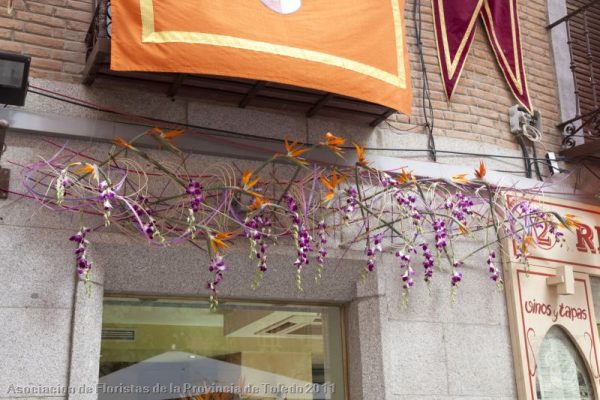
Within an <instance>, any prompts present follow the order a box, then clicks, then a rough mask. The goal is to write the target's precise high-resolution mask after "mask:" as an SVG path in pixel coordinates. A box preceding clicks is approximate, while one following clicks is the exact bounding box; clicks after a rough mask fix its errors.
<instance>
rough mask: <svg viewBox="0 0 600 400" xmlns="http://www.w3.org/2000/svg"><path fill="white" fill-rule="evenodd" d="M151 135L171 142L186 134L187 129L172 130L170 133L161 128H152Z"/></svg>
mask: <svg viewBox="0 0 600 400" xmlns="http://www.w3.org/2000/svg"><path fill="white" fill-rule="evenodd" d="M149 133H150V134H153V135H157V136H160V137H161V138H162V139H165V140H168V141H171V139H173V138H176V137H179V136H181V135H183V134H184V133H185V129H172V130H169V131H163V130H162V129H160V128H152V129H151V130H150V132H149Z"/></svg>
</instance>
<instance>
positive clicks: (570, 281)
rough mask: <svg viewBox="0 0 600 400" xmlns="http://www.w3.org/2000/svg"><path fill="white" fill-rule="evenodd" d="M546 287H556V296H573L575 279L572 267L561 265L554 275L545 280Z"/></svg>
mask: <svg viewBox="0 0 600 400" xmlns="http://www.w3.org/2000/svg"><path fill="white" fill-rule="evenodd" d="M546 285H548V286H556V292H557V293H558V294H563V295H570V294H575V277H574V275H573V267H571V266H570V265H562V266H560V267H558V268H557V269H556V275H555V276H552V277H550V278H546Z"/></svg>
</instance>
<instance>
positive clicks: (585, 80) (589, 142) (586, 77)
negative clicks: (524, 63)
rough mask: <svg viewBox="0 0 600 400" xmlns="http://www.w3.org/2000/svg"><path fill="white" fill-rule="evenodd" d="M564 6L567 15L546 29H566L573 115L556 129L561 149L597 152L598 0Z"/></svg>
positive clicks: (575, 0) (599, 92)
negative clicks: (572, 91)
mask: <svg viewBox="0 0 600 400" xmlns="http://www.w3.org/2000/svg"><path fill="white" fill-rule="evenodd" d="M567 7H568V11H567V15H566V16H564V17H563V18H561V19H559V20H557V21H555V22H553V23H551V24H550V25H548V27H547V28H548V29H555V28H557V27H560V26H564V28H565V31H566V39H567V43H566V44H567V45H568V48H569V55H570V65H569V68H570V70H571V73H572V76H573V87H574V95H575V96H574V97H575V102H576V104H575V117H573V118H571V119H569V120H568V121H564V122H562V123H561V124H559V125H558V128H559V129H560V130H561V131H562V132H563V142H562V143H563V147H564V148H565V151H564V152H565V153H568V154H571V155H575V154H576V155H577V156H582V155H586V154H587V153H589V154H593V153H596V152H599V151H600V146H599V144H600V0H567ZM582 145H583V146H585V150H584V148H582V147H581V146H582ZM576 147H580V148H579V149H577V150H575V151H574V148H576ZM572 149H573V150H572Z"/></svg>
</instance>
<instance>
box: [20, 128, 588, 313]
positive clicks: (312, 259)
mask: <svg viewBox="0 0 600 400" xmlns="http://www.w3.org/2000/svg"><path fill="white" fill-rule="evenodd" d="M183 133H184V132H183V131H182V130H171V131H164V130H161V129H158V128H154V129H151V130H149V131H147V132H144V133H143V134H141V135H139V136H137V137H136V138H134V139H132V140H130V141H129V142H128V141H125V140H124V139H121V138H116V139H115V140H114V141H113V143H114V145H113V146H112V148H111V149H110V151H109V154H108V155H107V157H106V159H105V160H103V161H98V162H87V161H84V160H81V159H80V160H77V159H74V157H77V156H75V154H77V153H76V152H72V154H70V155H65V152H63V151H61V152H59V153H58V154H56V155H55V156H54V157H52V158H51V159H49V160H42V161H38V162H36V163H33V164H30V165H28V166H26V167H25V168H24V171H23V183H24V186H25V188H26V189H27V190H28V192H29V193H30V195H31V196H33V197H34V198H35V199H36V200H37V201H39V202H40V203H42V204H43V205H44V206H46V207H47V208H49V209H51V210H55V211H64V210H67V211H70V212H75V213H87V214H96V215H98V216H101V217H102V220H103V223H102V224H99V226H98V227H96V228H90V227H81V229H80V230H79V232H77V233H75V234H74V235H73V236H72V237H71V238H70V240H72V241H73V242H74V243H75V244H76V249H75V256H76V263H77V273H78V274H79V276H80V277H81V278H82V279H84V280H86V281H89V280H90V277H91V274H92V271H93V267H92V262H91V261H90V259H89V257H88V254H87V249H88V245H89V240H90V239H89V238H90V236H92V235H93V232H94V231H98V230H100V229H102V228H104V227H108V226H111V227H117V228H118V229H119V230H120V231H122V232H124V233H126V234H128V235H130V236H134V237H137V238H141V239H142V240H144V241H145V242H146V243H148V244H149V245H151V246H158V247H171V246H177V245H180V244H186V243H192V244H193V245H194V246H196V247H198V248H199V249H202V250H204V251H206V252H207V253H208V255H209V260H210V262H209V265H208V271H209V272H210V274H211V279H210V280H209V281H208V282H207V284H206V285H207V287H208V289H210V291H211V293H212V295H211V298H210V302H211V307H212V308H214V307H216V306H217V305H218V288H219V284H220V283H221V282H222V280H223V279H224V278H225V276H226V273H227V272H228V267H227V262H226V258H227V257H226V254H227V249H228V248H229V247H230V245H231V244H232V243H233V242H234V241H245V242H247V245H248V248H249V252H250V256H251V258H252V259H254V260H255V262H256V274H255V276H254V279H253V281H252V282H251V283H249V284H251V285H252V286H253V287H254V288H258V287H259V286H260V284H261V282H262V279H263V277H264V276H265V274H267V273H268V270H269V266H268V252H269V248H270V247H271V246H274V245H277V244H279V243H281V242H289V241H291V243H292V244H293V246H294V247H295V249H296V252H297V257H296V260H295V262H294V263H293V265H292V266H290V267H291V269H292V270H293V271H294V273H295V276H296V285H297V288H298V290H302V278H303V277H304V276H305V275H306V269H307V268H308V267H311V266H313V265H314V266H315V268H314V271H313V274H314V279H315V280H317V281H319V280H320V279H321V277H322V274H323V273H325V270H326V264H327V261H326V259H327V249H328V244H329V243H330V239H331V233H332V232H333V231H334V230H340V229H345V230H346V231H347V232H353V235H352V239H351V240H347V241H346V242H344V243H342V244H341V246H347V247H354V248H356V247H358V248H363V249H364V253H365V268H364V271H363V274H362V278H363V279H364V278H365V277H367V276H368V274H369V273H370V272H372V271H373V270H375V269H376V268H377V267H378V266H377V265H378V260H379V259H380V258H381V254H383V253H390V254H393V255H395V257H396V259H397V264H398V266H399V268H400V273H401V277H402V282H403V291H404V296H403V302H404V304H405V305H406V304H407V301H408V297H409V293H410V291H411V290H412V289H413V287H414V286H415V284H416V283H415V281H416V277H417V275H418V274H417V271H418V270H419V268H417V266H416V265H417V262H416V260H419V262H420V264H421V268H420V270H421V274H422V279H423V281H424V282H425V284H427V285H431V282H432V280H433V279H435V278H436V277H437V276H446V277H445V278H443V279H448V283H449V284H450V285H451V286H452V288H453V293H454V289H456V288H457V287H458V286H459V285H460V283H461V281H462V280H463V271H462V266H463V265H464V264H465V263H467V262H469V261H470V259H471V257H473V256H474V255H475V254H478V253H481V252H483V253H484V254H486V255H487V264H486V265H485V270H486V271H487V273H488V274H489V278H490V280H491V282H492V283H495V285H496V286H499V287H501V285H502V277H501V272H500V269H499V268H498V266H497V263H498V258H499V257H498V256H497V254H496V252H495V250H494V248H495V245H498V244H501V243H500V242H501V241H502V240H503V239H507V238H508V239H511V240H513V241H514V242H515V243H516V247H517V248H518V252H517V257H520V258H522V260H523V261H524V262H526V260H527V255H528V253H529V251H530V249H531V248H532V247H533V246H536V237H537V236H536V230H537V229H540V228H544V229H547V230H548V232H550V234H551V235H552V237H553V240H555V241H559V242H562V241H564V238H563V236H564V233H563V230H564V229H568V230H570V229H571V228H573V227H576V226H577V224H578V221H577V219H576V217H575V216H573V215H569V214H568V215H566V216H561V215H558V214H556V213H554V212H545V211H544V210H542V209H540V208H536V207H534V206H533V203H532V202H529V201H527V200H526V199H525V197H524V198H523V199H522V200H519V201H517V202H513V203H512V204H508V203H507V202H506V201H505V196H504V191H503V190H501V189H498V188H494V187H492V186H491V185H490V184H488V182H486V168H485V165H484V164H483V162H482V163H481V164H480V166H479V168H478V169H477V170H475V172H474V174H473V176H472V178H469V174H467V173H465V174H460V175H456V176H454V177H453V178H452V179H451V180H447V181H446V180H432V179H426V178H418V177H415V176H414V175H413V173H412V172H410V171H406V170H404V169H402V170H401V171H395V172H385V171H380V170H378V169H376V168H375V167H373V166H372V165H371V163H369V161H368V160H367V159H366V157H365V151H364V148H362V147H360V146H358V145H356V144H355V145H354V146H355V151H356V156H357V162H356V164H355V166H354V167H331V166H322V165H317V164H314V163H311V162H309V161H308V159H307V158H305V157H306V156H307V155H308V154H309V153H310V152H311V151H313V150H314V149H316V148H321V149H323V148H324V149H328V150H329V151H331V152H332V153H333V154H336V155H337V156H339V157H342V155H343V154H342V146H343V145H344V144H345V140H344V139H343V138H341V137H338V136H335V135H333V134H331V133H327V134H326V135H325V136H324V138H323V140H322V141H321V142H319V143H318V144H315V145H312V146H305V145H303V144H300V143H297V142H289V141H287V140H286V141H285V150H284V151H283V152H282V153H280V154H274V155H273V156H272V157H270V158H268V159H267V160H266V161H264V162H263V163H262V164H260V165H259V166H258V167H257V168H255V169H254V170H244V171H241V170H236V168H235V167H234V166H233V165H232V164H227V165H211V166H209V167H207V168H205V169H204V170H202V171H196V173H195V174H193V173H191V172H190V171H189V166H188V161H187V157H186V155H185V154H184V153H183V152H182V151H180V150H179V149H178V148H177V147H176V146H175V144H174V142H173V141H174V140H175V139H176V138H177V137H179V136H181V135H182V134H183ZM146 137H151V138H153V139H155V140H156V141H157V143H158V145H159V146H160V148H162V149H163V150H166V151H167V152H168V154H170V155H169V157H165V156H164V153H165V152H162V153H163V154H162V155H161V157H160V160H159V159H158V158H155V157H154V156H152V155H151V153H152V152H149V151H146V150H144V148H143V147H142V146H140V145H139V144H138V142H139V141H140V140H141V139H143V138H146ZM167 158H168V161H165V159H167ZM275 164H277V166H278V167H277V168H267V167H268V166H273V165H275ZM148 166H149V167H148ZM280 166H281V167H283V168H280ZM282 175H284V176H282ZM513 191H514V190H513ZM563 228H564V229H563ZM489 231H492V232H494V234H493V235H488V234H487V232H489ZM477 232H485V233H486V234H485V236H486V239H485V241H484V243H483V244H482V246H481V247H480V248H479V249H477V250H476V251H474V252H472V253H470V254H468V255H466V256H464V257H462V258H459V257H458V256H457V253H455V250H454V247H455V246H454V241H455V240H457V239H458V238H464V237H467V238H468V237H474V235H475V233H477ZM490 236H491V237H490ZM392 239H393V240H392ZM493 286H494V285H492V287H493Z"/></svg>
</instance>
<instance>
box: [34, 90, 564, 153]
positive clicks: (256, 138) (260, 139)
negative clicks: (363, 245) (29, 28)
mask: <svg viewBox="0 0 600 400" xmlns="http://www.w3.org/2000/svg"><path fill="white" fill-rule="evenodd" d="M38 89H39V90H44V89H43V88H38ZM28 91H29V92H30V93H33V94H36V95H38V96H43V97H47V98H51V99H53V100H57V101H61V102H65V103H68V104H73V105H76V106H79V107H82V108H86V109H89V110H94V111H99V112H104V113H107V114H114V115H120V116H124V117H129V118H132V119H138V120H144V121H146V124H148V123H149V122H157V123H161V124H164V125H168V126H172V127H180V128H191V129H198V130H210V131H212V132H215V133H219V134H222V135H225V136H230V137H239V138H243V139H248V140H254V141H257V142H272V143H281V144H283V143H284V140H283V139H278V138H270V137H263V136H258V135H252V134H248V133H240V132H234V131H229V130H223V129H215V128H208V127H205V126H200V125H195V124H186V123H181V122H177V121H169V120H165V119H159V118H153V117H145V116H141V115H132V114H131V115H130V114H127V113H123V112H119V111H115V110H111V109H107V108H104V107H102V106H100V105H91V103H88V102H84V101H79V100H78V99H77V100H71V99H72V98H69V96H65V97H67V98H62V97H59V96H60V95H62V94H59V96H55V95H50V94H47V93H42V92H38V91H36V90H34V89H31V88H30V89H28ZM48 92H50V91H48ZM55 93H56V92H55ZM149 125H152V124H149ZM196 133H197V134H202V133H200V132H196ZM299 144H301V145H306V146H310V145H311V143H307V142H299ZM342 148H343V149H345V150H354V147H352V146H342ZM365 150H369V151H396V152H406V153H420V152H426V153H429V152H430V150H429V149H415V148H391V147H365ZM436 153H441V154H448V155H458V156H466V157H481V158H498V159H513V160H531V157H519V156H510V155H505V154H485V153H473V152H464V151H454V150H436ZM539 160H543V161H545V158H543V159H542V158H540V159H539ZM564 160H565V159H564V158H563V157H560V158H557V161H564Z"/></svg>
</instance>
